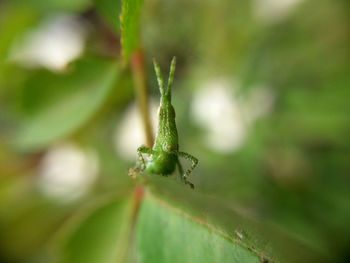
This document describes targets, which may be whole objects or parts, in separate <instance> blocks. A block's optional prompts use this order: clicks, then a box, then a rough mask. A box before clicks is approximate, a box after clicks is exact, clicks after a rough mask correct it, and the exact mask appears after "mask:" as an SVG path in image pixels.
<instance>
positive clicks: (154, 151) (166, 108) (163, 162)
mask: <svg viewBox="0 0 350 263" xmlns="http://www.w3.org/2000/svg"><path fill="white" fill-rule="evenodd" d="M153 64H154V69H155V72H156V75H157V81H158V85H159V90H160V95H161V97H160V105H159V109H158V117H159V123H158V130H157V135H156V138H155V143H154V145H153V147H152V148H148V147H146V146H141V147H139V148H138V149H137V153H138V157H139V161H140V163H141V167H140V170H141V172H142V171H144V170H146V171H147V172H149V173H151V174H159V175H162V176H169V175H171V174H172V173H173V172H174V170H175V168H176V166H177V167H178V170H179V173H180V175H181V179H182V180H183V181H184V183H185V184H188V185H189V186H190V187H191V188H194V185H193V184H192V183H191V182H189V181H188V180H187V178H188V176H189V175H190V174H191V172H192V171H193V169H194V168H195V167H196V166H197V164H198V159H197V158H195V157H193V156H192V155H190V154H188V153H185V152H180V151H179V139H178V134H177V129H176V123H175V110H174V107H173V105H172V104H171V86H172V84H173V79H174V73H175V65H176V58H175V57H174V58H173V59H172V61H171V65H170V73H169V79H168V83H167V87H166V89H165V88H164V84H163V83H164V81H163V77H162V73H161V71H160V68H159V66H158V64H157V62H156V61H155V60H154V61H153ZM142 154H148V155H149V156H150V158H149V160H148V161H147V164H146V163H145V160H144V158H143V155H142ZM179 157H182V158H184V159H186V160H189V161H190V162H191V166H190V168H189V169H188V170H187V171H186V172H184V171H183V168H182V165H181V163H180V161H179Z"/></svg>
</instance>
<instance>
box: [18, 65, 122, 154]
mask: <svg viewBox="0 0 350 263" xmlns="http://www.w3.org/2000/svg"><path fill="white" fill-rule="evenodd" d="M117 73H118V71H117V65H116V64H115V63H111V62H108V61H99V60H92V61H86V60H85V61H83V62H81V63H79V64H78V65H76V69H75V70H73V72H71V73H70V74H67V75H63V76H60V75H56V74H53V73H46V74H38V75H37V76H34V77H33V78H31V79H30V80H29V81H28V83H27V86H26V89H27V91H28V93H27V94H31V95H30V99H29V102H28V103H27V104H29V105H31V104H32V105H31V106H32V107H33V108H35V106H33V105H41V107H39V109H36V108H35V111H34V113H33V114H32V116H29V118H28V119H27V120H26V121H25V122H24V123H23V125H22V127H21V129H20V130H19V132H18V133H17V134H16V136H15V144H16V145H17V146H18V147H19V148H21V149H23V150H35V149H40V148H42V147H44V146H46V145H48V144H49V143H51V142H53V141H55V140H57V139H59V138H62V137H64V136H66V135H68V134H69V133H71V132H73V131H75V130H76V129H77V128H79V127H81V126H82V125H83V124H84V123H85V122H87V121H88V120H89V119H90V118H91V117H92V115H93V114H94V113H95V112H96V111H97V110H98V109H99V108H100V107H101V105H102V104H103V102H104V101H105V100H106V98H107V96H108V94H109V92H110V91H111V90H112V89H113V88H114V86H115V83H116V78H117ZM28 96H29V95H28ZM30 110H31V109H30V108H28V111H29V112H30Z"/></svg>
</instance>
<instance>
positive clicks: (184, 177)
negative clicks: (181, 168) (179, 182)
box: [177, 152, 198, 188]
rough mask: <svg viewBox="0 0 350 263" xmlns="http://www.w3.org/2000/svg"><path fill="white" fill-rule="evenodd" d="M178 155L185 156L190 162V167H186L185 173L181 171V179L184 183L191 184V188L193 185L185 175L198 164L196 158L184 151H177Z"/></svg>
mask: <svg viewBox="0 0 350 263" xmlns="http://www.w3.org/2000/svg"><path fill="white" fill-rule="evenodd" d="M177 154H178V156H180V157H183V158H185V159H186V160H188V161H190V162H191V167H190V168H189V169H187V171H186V172H185V173H183V179H184V181H185V183H186V184H189V185H190V186H191V188H194V185H193V184H192V183H191V182H189V181H187V177H188V176H189V175H190V174H191V173H192V171H193V169H194V168H195V167H196V166H197V164H198V159H197V158H195V157H194V156H192V155H190V154H188V153H185V152H178V153H177Z"/></svg>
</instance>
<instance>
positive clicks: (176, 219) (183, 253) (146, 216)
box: [136, 195, 260, 263]
mask: <svg viewBox="0 0 350 263" xmlns="http://www.w3.org/2000/svg"><path fill="white" fill-rule="evenodd" d="M136 235H137V237H136V239H137V262H153V263H156V262H162V263H166V262H173V263H174V262H240V263H241V262H245V263H248V262H260V257H259V256H258V255H257V254H256V253H255V252H254V251H252V250H251V249H248V248H247V247H246V246H244V245H243V244H242V243H241V242H240V240H239V239H233V238H231V237H230V236H228V235H226V234H225V233H221V232H220V231H219V230H217V229H215V228H214V227H213V226H211V225H209V224H208V223H206V222H205V221H204V220H201V219H197V218H196V219H195V218H192V217H190V216H189V215H188V214H185V213H183V212H182V211H181V210H178V209H176V208H174V207H172V206H171V205H169V204H167V203H165V202H164V201H161V200H157V199H155V198H153V197H151V196H150V195H147V196H146V198H145V200H144V202H143V204H142V208H141V212H140V216H139V219H138V224H137V233H136Z"/></svg>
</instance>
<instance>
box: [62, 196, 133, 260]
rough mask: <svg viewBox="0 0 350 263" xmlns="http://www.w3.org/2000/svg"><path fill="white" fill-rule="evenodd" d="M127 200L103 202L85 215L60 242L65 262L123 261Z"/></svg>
mask: <svg viewBox="0 0 350 263" xmlns="http://www.w3.org/2000/svg"><path fill="white" fill-rule="evenodd" d="M130 217H131V202H130V201H128V200H125V199H123V200H118V201H113V202H108V203H107V204H103V205H102V206H100V207H99V208H98V209H96V210H95V211H93V212H92V213H90V214H89V215H88V216H87V217H86V218H84V219H83V220H80V221H81V222H77V223H78V224H77V225H78V227H77V228H76V229H75V230H74V231H73V232H72V234H71V235H70V236H69V237H68V239H67V241H66V242H64V244H63V245H62V252H63V253H62V259H61V260H60V262H65V263H69V262H72V263H80V262H81V263H94V262H96V263H107V262H125V257H126V256H127V251H128V247H129V242H128V240H129V235H130V233H129V230H130V229H131V228H130V223H131V218H130Z"/></svg>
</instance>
